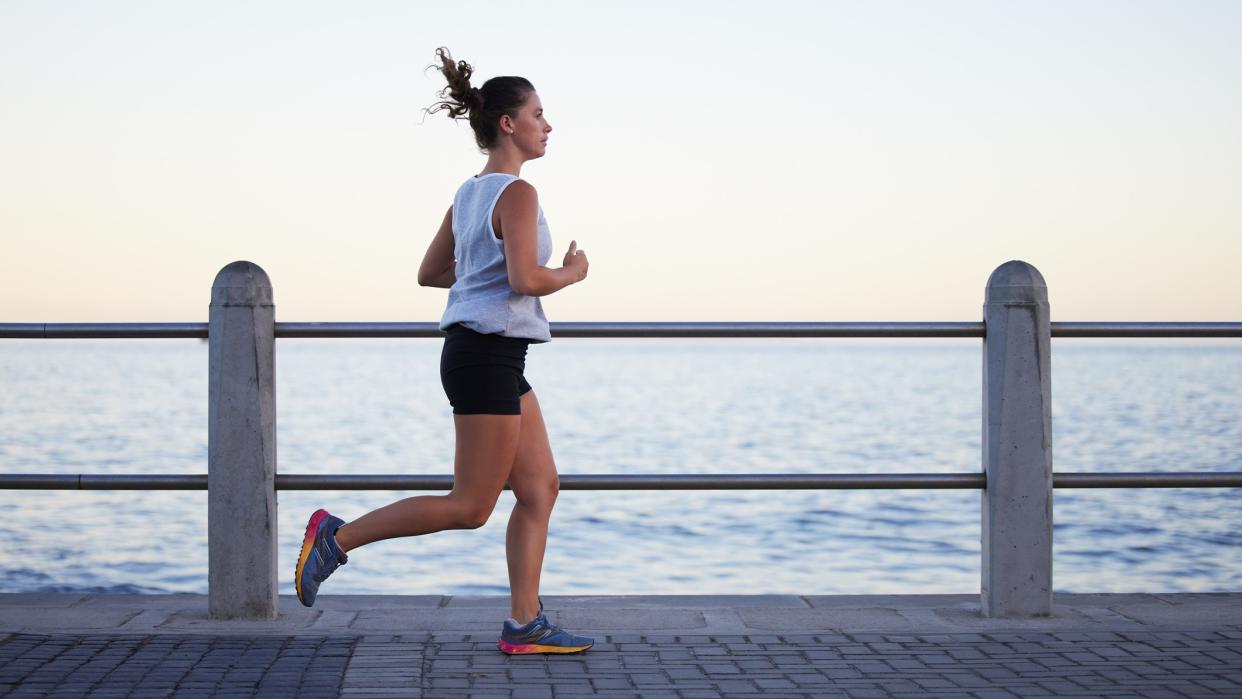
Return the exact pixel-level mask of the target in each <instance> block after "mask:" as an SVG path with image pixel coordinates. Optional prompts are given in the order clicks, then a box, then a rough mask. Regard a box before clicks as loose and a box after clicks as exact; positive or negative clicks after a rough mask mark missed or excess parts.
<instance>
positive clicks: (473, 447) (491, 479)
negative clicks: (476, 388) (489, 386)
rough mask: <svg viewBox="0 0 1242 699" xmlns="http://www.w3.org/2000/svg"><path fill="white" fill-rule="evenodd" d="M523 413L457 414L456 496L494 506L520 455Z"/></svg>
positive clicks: (454, 484) (454, 462) (453, 494)
mask: <svg viewBox="0 0 1242 699" xmlns="http://www.w3.org/2000/svg"><path fill="white" fill-rule="evenodd" d="M521 422H522V416H521V415H487V414H479V415H454V416H453V425H454V428H455V429H456V430H457V447H456V454H455V457H454V460H453V492H452V496H453V497H455V498H460V499H463V500H466V501H468V502H470V503H473V504H475V505H478V506H483V505H487V506H489V507H490V506H494V505H495V504H496V499H497V498H498V497H500V491H501V490H503V489H504V486H505V481H506V480H508V479H509V478H510V472H511V470H512V469H513V464H514V459H515V457H516V455H517V450H518V441H519V437H520V430H521Z"/></svg>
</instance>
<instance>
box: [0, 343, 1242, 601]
mask: <svg viewBox="0 0 1242 699" xmlns="http://www.w3.org/2000/svg"><path fill="white" fill-rule="evenodd" d="M440 345H441V342H440V341H439V340H433V339H405V340H285V339H282V340H279V341H278V342H277V351H276V375H277V412H278V463H279V467H278V470H279V472H280V473H290V474H347V475H350V474H450V473H451V472H452V466H453V445H454V435H453V419H452V414H451V410H450V408H449V405H448V402H447V400H446V399H445V396H444V393H443V391H442V389H441V386H440V380H439V373H438V365H439V352H440ZM1052 366H1053V378H1052V385H1053V392H1052V395H1053V404H1052V417H1053V438H1054V450H1053V463H1054V470H1055V471H1057V472H1081V473H1088V472H1110V471H1152V472H1156V471H1168V472H1178V471H1242V421H1240V420H1239V417H1240V416H1242V343H1239V342H1237V341H1216V342H1211V341H1201V342H1193V341H1184V340H1183V341H1178V340H1151V341H1130V342H1125V341H1119V340H1060V339H1058V340H1054V341H1053V355H1052ZM981 367H982V358H981V350H980V342H979V341H978V340H973V341H968V340H890V341H882V340H840V339H816V340H773V339H738V340H706V339H705V340H690V339H676V340H674V339H625V340H602V339H601V340H590V339H568V338H567V339H557V340H555V341H553V342H551V343H548V344H542V345H533V346H532V347H531V349H530V353H529V355H528V359H527V373H526V375H527V378H528V380H529V381H530V383H531V384H532V385H533V386H534V388H535V392H536V394H537V396H538V398H539V402H540V404H541V406H542V410H543V414H544V418H545V420H546V423H547V426H548V433H549V437H550V440H551V444H552V448H553V451H554V453H555V458H556V464H557V468H558V470H559V471H560V472H561V473H562V474H658V473H683V474H684V473H768V474H773V473H978V472H979V471H980V425H981V401H982V387H981V383H982V373H981ZM0 471H3V472H6V473H71V474H204V473H206V471H207V346H206V343H204V342H202V341H198V340H149V341H146V340H4V341H0ZM418 494H426V493H418V492H406V491H402V492H391V491H279V492H278V493H277V499H278V513H277V515H278V524H279V543H280V553H279V572H280V584H281V593H282V594H292V593H293V587H292V571H293V568H294V564H295V560H296V556H297V553H298V546H299V544H300V540H301V536H302V531H303V529H304V527H305V524H306V519H307V517H308V516H309V515H310V513H311V512H312V511H313V510H315V509H316V508H319V507H325V508H327V509H329V510H330V511H331V512H333V513H334V514H336V515H338V516H340V517H343V518H344V519H346V520H349V519H352V518H354V517H358V516H359V515H361V514H363V513H365V512H367V511H368V510H371V509H373V508H376V507H379V506H382V505H385V504H387V503H389V502H392V501H394V500H397V499H400V498H404V497H409V496H412V495H418ZM1240 502H1242V501H1240V499H1239V492H1238V490H1237V489H1231V488H1200V489H1192V488H1173V489H1167V488H1161V489H1060V488H1059V489H1057V490H1056V491H1055V493H1054V505H1053V508H1054V520H1055V533H1054V557H1053V578H1054V588H1055V590H1056V591H1059V592H1060V591H1064V592H1187V591H1201V592H1210V591H1237V590H1238V589H1242V548H1240V547H1242V533H1240V530H1242V526H1240V525H1242V508H1240V507H1239V504H1240ZM980 505H981V493H980V492H979V491H978V490H826V491H812V490H788V491H779V490H768V491H737V490H734V491H716V492H704V491H563V492H562V493H561V494H560V496H559V499H558V500H557V505H556V509H555V512H554V514H553V518H552V522H551V531H550V535H549V542H548V548H547V553H546V559H545V562H544V570H543V578H542V592H543V593H544V594H752V593H797V594H854V593H892V594H928V593H969V592H977V591H978V590H979V580H980V532H981V527H980ZM512 506H513V496H512V495H511V494H510V493H508V492H505V493H504V494H502V495H501V497H500V501H499V503H498V505H497V507H496V510H495V512H494V514H493V515H492V517H491V519H490V520H489V521H488V523H487V524H486V526H484V527H483V528H481V529H479V530H473V531H450V532H441V533H437V534H433V535H428V536H422V537H414V538H406V539H395V540H389V541H383V542H377V543H375V544H372V545H369V546H367V547H364V548H360V549H357V550H355V551H354V552H353V553H351V555H350V560H349V563H348V564H347V565H346V566H344V567H342V568H341V569H340V570H339V571H338V572H337V573H336V574H335V575H334V576H333V578H332V580H331V581H330V582H328V583H326V584H325V587H324V590H325V592H330V593H334V594H343V593H375V594H503V593H505V592H507V590H508V585H507V577H506V576H507V573H506V564H505V549H504V538H505V525H506V522H507V519H508V515H509V511H510V510H511V509H512ZM0 541H3V542H4V551H5V555H4V556H3V557H0V591H2V592H20V591H97V592H151V593H154V592H197V593H204V592H206V591H207V493H206V492H205V491H67V490H60V491H37V490H3V491H0Z"/></svg>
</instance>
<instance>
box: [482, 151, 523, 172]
mask: <svg viewBox="0 0 1242 699" xmlns="http://www.w3.org/2000/svg"><path fill="white" fill-rule="evenodd" d="M524 162H525V161H524V160H522V156H521V154H520V153H517V152H515V151H513V150H512V149H510V148H497V149H495V150H492V151H490V152H489V153H488V155H487V165H484V166H483V171H482V172H480V173H479V174H480V175H490V174H492V173H496V172H503V173H505V174H506V175H513V176H514V177H521V176H522V163H524Z"/></svg>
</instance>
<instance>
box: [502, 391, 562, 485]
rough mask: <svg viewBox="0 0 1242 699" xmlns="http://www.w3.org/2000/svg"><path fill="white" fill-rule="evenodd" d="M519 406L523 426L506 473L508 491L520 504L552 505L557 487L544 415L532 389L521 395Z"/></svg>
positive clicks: (554, 463) (554, 465)
mask: <svg viewBox="0 0 1242 699" xmlns="http://www.w3.org/2000/svg"><path fill="white" fill-rule="evenodd" d="M521 402H522V423H521V425H520V431H519V435H518V444H517V452H516V455H515V458H514V460H513V470H512V471H511V472H510V473H509V487H510V488H512V489H513V494H514V495H515V496H516V497H517V499H518V501H519V502H523V503H527V504H532V505H538V504H545V505H551V501H552V500H555V499H556V493H557V491H558V490H559V485H560V484H559V479H558V477H557V475H556V462H555V461H554V460H553V459H552V446H551V444H549V443H548V430H547V427H545V426H544V423H543V412H542V411H541V410H540V409H539V399H538V398H536V397H535V391H534V390H533V389H532V390H530V391H527V392H526V393H523V394H522V397H521Z"/></svg>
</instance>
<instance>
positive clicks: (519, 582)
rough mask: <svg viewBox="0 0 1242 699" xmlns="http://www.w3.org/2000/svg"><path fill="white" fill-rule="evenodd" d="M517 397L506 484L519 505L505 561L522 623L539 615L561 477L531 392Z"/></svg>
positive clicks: (512, 518)
mask: <svg viewBox="0 0 1242 699" xmlns="http://www.w3.org/2000/svg"><path fill="white" fill-rule="evenodd" d="M521 401H522V424H521V431H520V436H519V439H518V445H517V457H516V459H515V460H514V462H513V470H512V472H510V474H509V487H511V488H512V489H513V494H514V496H516V497H517V504H516V505H514V506H513V512H512V513H511V514H510V515H509V529H508V531H507V533H506V535H505V556H506V558H507V559H508V563H509V589H510V607H511V609H510V611H511V612H512V616H513V618H514V620H516V621H517V622H518V623H521V624H525V623H527V622H529V621H530V620H531V619H534V618H535V617H536V616H537V615H538V614H539V574H540V573H541V572H542V571H543V552H544V549H545V548H546V546H547V542H548V520H549V519H550V518H551V517H552V506H553V505H554V504H555V503H556V495H557V492H558V491H559V489H560V481H559V479H558V477H557V475H556V464H555V462H554V461H553V460H552V447H551V446H550V445H549V444H548V431H547V428H546V427H544V423H543V413H542V412H541V411H540V410H539V400H538V399H537V398H536V397H535V392H534V391H533V390H531V391H527V392H526V393H524V394H522V398H521Z"/></svg>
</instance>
